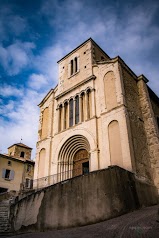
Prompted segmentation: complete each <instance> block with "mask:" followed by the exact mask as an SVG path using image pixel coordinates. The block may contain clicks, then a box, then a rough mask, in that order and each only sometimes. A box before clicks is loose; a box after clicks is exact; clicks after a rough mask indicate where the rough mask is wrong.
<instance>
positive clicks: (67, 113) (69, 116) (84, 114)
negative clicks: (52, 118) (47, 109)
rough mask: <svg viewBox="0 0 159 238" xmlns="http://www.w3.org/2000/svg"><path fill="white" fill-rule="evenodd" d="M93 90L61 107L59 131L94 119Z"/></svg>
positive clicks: (66, 102) (77, 96)
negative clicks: (92, 108)
mask: <svg viewBox="0 0 159 238" xmlns="http://www.w3.org/2000/svg"><path fill="white" fill-rule="evenodd" d="M91 107H92V100H91V89H88V90H87V91H85V92H82V93H81V94H80V95H76V96H75V97H74V98H70V99H69V100H68V101H65V102H64V103H63V104H60V106H59V131H61V130H63V129H67V128H69V127H72V126H74V125H76V124H78V123H80V122H83V121H85V120H88V119H90V118H91V117H92V113H91V112H92V110H91Z"/></svg>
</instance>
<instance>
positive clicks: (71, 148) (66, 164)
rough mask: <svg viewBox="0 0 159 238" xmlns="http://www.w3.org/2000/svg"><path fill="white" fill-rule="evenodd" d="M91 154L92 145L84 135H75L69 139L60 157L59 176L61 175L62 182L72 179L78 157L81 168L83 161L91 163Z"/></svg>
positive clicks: (62, 148) (61, 150)
mask: <svg viewBox="0 0 159 238" xmlns="http://www.w3.org/2000/svg"><path fill="white" fill-rule="evenodd" d="M89 152H90V144H89V142H88V140H87V138H86V137H84V136H83V135H74V136H72V137H70V138H69V139H67V140H66V142H65V143H64V144H63V146H62V147H61V149H60V152H59V155H58V174H60V180H64V179H67V178H71V177H72V171H73V169H75V168H76V165H77V157H78V160H79V161H80V164H81V166H82V160H83V162H84V163H86V162H89ZM80 156H81V159H80ZM75 164H76V165H75ZM85 165H86V164H85ZM87 166H88V163H87ZM81 174H82V173H81ZM76 175H77V174H76ZM78 175H79V174H78Z"/></svg>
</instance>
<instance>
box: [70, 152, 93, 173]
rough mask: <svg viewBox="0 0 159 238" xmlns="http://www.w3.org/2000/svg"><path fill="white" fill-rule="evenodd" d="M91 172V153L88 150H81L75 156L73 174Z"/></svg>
mask: <svg viewBox="0 0 159 238" xmlns="http://www.w3.org/2000/svg"><path fill="white" fill-rule="evenodd" d="M88 173H89V153H88V151H87V150H83V149H82V150H79V151H77V152H76V154H75V155H74V158H73V176H78V175H81V174H88Z"/></svg>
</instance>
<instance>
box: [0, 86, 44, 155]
mask: <svg viewBox="0 0 159 238" xmlns="http://www.w3.org/2000/svg"><path fill="white" fill-rule="evenodd" d="M43 96H44V94H39V93H37V92H36V91H34V90H28V89H26V92H25V96H24V97H23V98H22V99H21V101H18V102H16V101H14V102H13V101H9V102H8V104H6V106H5V105H3V106H1V107H0V110H1V115H3V117H0V135H3V136H1V137H0V150H2V152H1V153H5V152H7V151H6V149H7V147H9V146H10V145H12V144H14V143H18V142H20V139H21V137H22V139H23V143H24V144H26V145H28V146H30V147H32V148H33V149H34V150H33V153H32V156H33V157H35V147H36V141H37V132H38V119H39V109H38V106H37V104H38V103H39V100H41V99H42V98H43ZM6 116H7V118H8V119H7V120H5V118H4V117H6Z"/></svg>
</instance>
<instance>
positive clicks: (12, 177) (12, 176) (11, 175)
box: [9, 170, 15, 180]
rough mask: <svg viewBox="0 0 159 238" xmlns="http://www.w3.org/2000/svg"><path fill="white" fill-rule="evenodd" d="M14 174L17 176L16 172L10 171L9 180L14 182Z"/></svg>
mask: <svg viewBox="0 0 159 238" xmlns="http://www.w3.org/2000/svg"><path fill="white" fill-rule="evenodd" d="M14 174H15V173H14V170H11V171H10V175H9V179H10V180H13V179H14Z"/></svg>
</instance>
